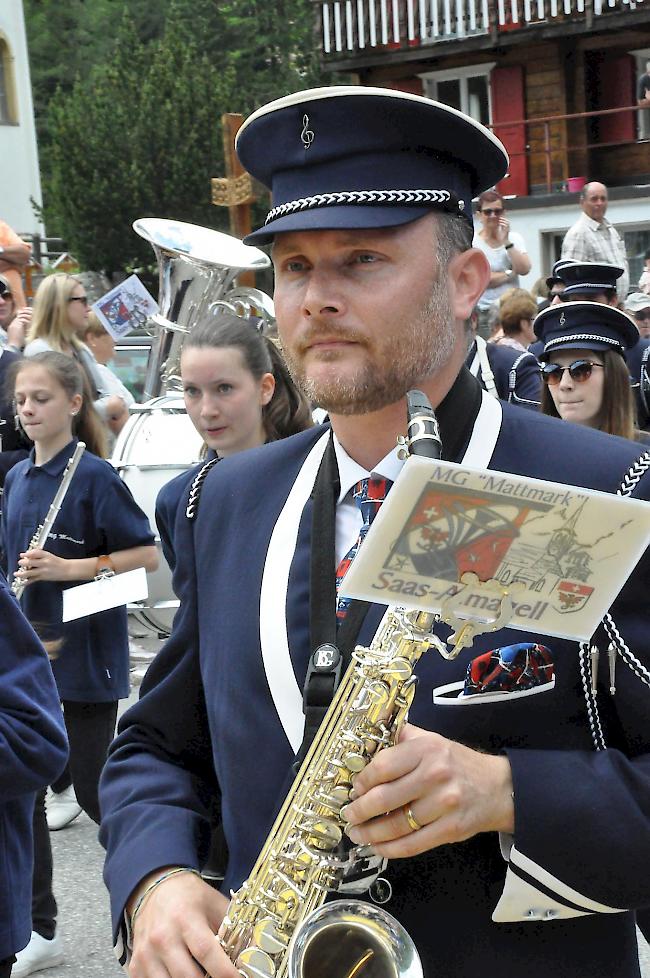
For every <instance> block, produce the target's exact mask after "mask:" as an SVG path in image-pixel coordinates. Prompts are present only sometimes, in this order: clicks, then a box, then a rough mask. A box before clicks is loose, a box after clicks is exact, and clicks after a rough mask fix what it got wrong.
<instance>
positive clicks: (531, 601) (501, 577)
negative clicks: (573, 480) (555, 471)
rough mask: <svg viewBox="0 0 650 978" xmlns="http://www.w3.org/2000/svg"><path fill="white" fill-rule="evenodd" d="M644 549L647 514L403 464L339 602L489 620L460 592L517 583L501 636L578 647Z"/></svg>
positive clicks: (437, 464) (610, 498)
mask: <svg viewBox="0 0 650 978" xmlns="http://www.w3.org/2000/svg"><path fill="white" fill-rule="evenodd" d="M649 542H650V504H649V503H648V502H646V501H644V500H638V499H627V498H624V497H621V496H614V495H609V494H607V493H601V492H595V491H593V490H590V489H577V488H574V487H572V486H564V485H559V484H557V483H552V482H542V481H540V480H537V479H528V478H524V477H521V476H515V475H507V474H505V473H502V472H490V471H486V470H478V469H472V468H469V467H467V466H463V465H458V464H456V463H454V462H442V461H435V460H431V459H424V458H418V457H416V456H411V458H409V459H408V460H407V462H406V464H405V465H404V468H403V469H402V472H401V474H400V476H399V479H398V480H397V481H396V483H395V485H394V486H393V488H392V489H391V491H390V494H389V495H388V497H387V499H386V501H385V503H383V505H382V507H381V509H380V510H379V513H378V514H377V518H376V519H375V521H374V522H373V525H372V527H371V528H370V530H369V532H368V535H367V537H366V539H365V540H364V542H363V545H362V546H361V547H360V549H359V553H358V555H357V556H356V558H355V560H354V561H353V563H352V565H351V566H350V570H349V571H348V573H347V574H346V576H345V578H344V580H343V583H342V585H341V594H345V595H348V596H350V597H354V598H363V599H365V600H367V601H375V602H379V603H384V604H391V605H401V606H403V607H406V608H417V609H421V610H424V611H431V612H439V611H440V610H441V608H442V606H443V603H444V602H445V601H448V600H449V598H451V597H452V596H454V595H459V592H460V590H461V589H462V588H465V591H466V597H465V598H463V597H456V599H455V601H454V610H455V612H456V613H457V614H458V615H459V616H462V617H468V618H469V617H473V618H478V619H481V618H482V620H489V619H491V618H493V617H494V614H495V612H496V611H497V610H498V599H497V598H496V597H495V596H494V594H493V595H489V594H488V593H486V591H485V590H483V591H481V589H480V587H479V588H474V587H472V586H471V585H464V584H459V583H458V582H459V581H460V578H461V575H462V574H464V573H466V572H472V573H474V574H476V575H477V576H478V579H479V581H486V580H489V579H491V578H496V579H497V580H498V581H499V582H500V583H501V584H503V585H511V584H513V583H515V582H522V583H523V585H524V588H523V590H522V591H520V592H518V593H517V594H516V597H515V596H514V595H513V599H512V604H513V610H512V614H511V616H510V627H512V628H519V629H522V630H526V631H535V632H541V633H543V634H546V635H557V636H559V637H564V638H569V639H576V640H580V641H587V640H588V639H589V638H590V637H591V636H592V635H593V633H594V631H595V630H596V628H597V626H598V624H599V622H600V620H601V619H602V617H603V615H604V614H605V612H606V611H608V609H609V607H610V606H611V604H612V602H613V600H614V598H615V597H616V595H617V594H618V592H619V591H620V590H621V588H622V587H623V584H624V583H625V581H626V580H627V578H628V577H629V575H630V573H631V571H632V569H633V568H634V566H635V565H636V563H637V562H638V560H639V558H640V557H641V555H642V554H643V552H644V550H645V549H646V547H647V546H648V543H649Z"/></svg>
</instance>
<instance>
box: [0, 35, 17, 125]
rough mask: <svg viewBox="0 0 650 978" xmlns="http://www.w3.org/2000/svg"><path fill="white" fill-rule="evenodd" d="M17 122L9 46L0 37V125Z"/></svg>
mask: <svg viewBox="0 0 650 978" xmlns="http://www.w3.org/2000/svg"><path fill="white" fill-rule="evenodd" d="M15 122H17V118H16V112H15V89H14V77H13V58H12V57H11V52H10V50H9V45H8V44H7V42H6V41H5V40H4V38H2V37H0V125H2V126H9V125H12V123H15Z"/></svg>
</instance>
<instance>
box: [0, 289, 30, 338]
mask: <svg viewBox="0 0 650 978" xmlns="http://www.w3.org/2000/svg"><path fill="white" fill-rule="evenodd" d="M31 319H32V310H31V309H30V308H29V306H23V308H22V309H18V308H17V305H16V301H15V299H14V295H13V292H12V291H11V284H10V282H9V279H8V278H7V276H6V275H0V347H1V348H2V349H8V350H10V351H11V352H12V353H20V352H21V350H22V348H23V347H24V345H25V332H26V330H27V329H28V328H29V324H30V322H31Z"/></svg>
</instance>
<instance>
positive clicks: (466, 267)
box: [100, 87, 650, 978]
mask: <svg viewBox="0 0 650 978" xmlns="http://www.w3.org/2000/svg"><path fill="white" fill-rule="evenodd" d="M237 146H238V152H239V155H240V159H241V161H242V163H243V164H244V166H245V167H246V168H248V169H250V170H251V172H252V173H253V174H254V175H255V176H256V177H258V178H259V179H261V180H262V181H263V182H265V183H266V184H267V185H269V186H272V190H273V198H274V208H273V209H272V211H271V212H270V214H269V215H268V217H267V222H266V224H265V227H264V228H263V229H261V231H260V232H258V233H255V234H254V235H253V236H252V238H251V239H250V240H253V241H255V242H259V241H260V240H261V241H263V240H268V239H270V238H273V239H274V240H273V259H274V264H275V272H276V289H275V301H276V311H277V314H278V324H279V330H280V335H281V339H282V344H283V351H284V353H285V357H286V358H287V362H288V363H289V366H290V368H291V371H292V374H293V376H294V378H296V379H297V380H298V381H299V383H300V385H301V386H302V387H303V389H304V390H306V392H307V393H308V395H309V396H310V397H311V398H312V399H313V400H314V401H316V402H317V403H319V404H322V405H323V406H324V407H325V408H326V409H327V410H328V412H329V415H330V419H331V429H328V428H325V429H323V428H320V429H317V428H316V429H312V430H311V431H308V432H304V433H302V434H299V435H296V436H295V437H294V438H290V439H285V440H284V441H281V442H278V443H275V444H272V445H266V446H262V447H261V448H258V449H254V450H252V451H250V452H246V453H242V454H240V455H237V456H235V457H233V458H230V459H226V460H224V462H223V463H222V464H221V465H218V466H216V468H214V469H213V470H212V471H211V472H210V474H209V476H208V478H207V479H206V481H205V484H204V488H203V492H202V495H201V498H200V503H199V507H198V515H197V518H196V521H195V522H194V523H188V522H187V521H183V520H182V518H181V516H180V514H179V519H178V522H177V524H176V534H177V538H176V543H177V553H178V554H179V564H178V571H177V581H180V582H181V583H182V595H181V608H180V612H179V614H178V616H177V619H176V622H175V628H174V633H173V635H172V637H171V638H170V640H169V642H168V644H167V646H166V647H165V648H164V649H163V651H162V652H161V653H160V654H159V656H158V657H157V659H156V661H155V662H154V663H153V665H152V667H151V669H150V670H149V673H148V675H147V677H146V678H145V682H144V683H143V685H142V693H141V699H140V702H139V703H138V704H136V705H135V706H134V707H133V708H132V709H131V711H129V713H128V714H126V715H125V717H124V718H123V720H122V722H121V725H120V733H119V734H118V737H117V738H116V740H115V742H114V744H113V745H112V748H111V754H110V757H109V760H108V762H107V765H106V768H105V769H104V774H103V777H102V785H101V799H102V814H103V818H102V827H101V830H100V832H101V839H102V841H103V843H104V845H105V846H106V848H107V862H106V870H105V878H106V881H107V884H108V887H109V890H110V893H111V903H112V909H113V919H114V927H115V935H116V942H117V950H118V953H119V954H120V957H121V958H122V959H123V960H126V959H127V958H128V957H129V955H130V965H129V969H130V974H131V976H132V978H158V976H161V975H169V976H171V978H199V976H200V974H201V973H202V969H205V970H206V971H207V972H208V973H209V974H210V975H212V976H213V978H225V976H228V978H235V976H236V975H237V971H236V969H235V968H234V967H233V965H232V964H231V963H230V962H229V961H228V960H226V958H225V956H224V954H223V952H222V950H221V948H220V946H219V944H218V942H217V941H216V940H215V939H214V937H213V934H214V933H215V932H216V931H217V929H218V927H219V925H220V923H221V920H222V919H223V916H224V913H225V911H226V907H227V897H226V896H225V894H226V893H227V892H228V888H229V887H237V886H239V885H240V884H241V882H242V880H244V879H245V878H246V876H247V875H248V874H249V873H250V870H251V867H252V865H253V863H254V861H255V859H256V857H257V855H258V853H259V851H260V849H261V847H262V845H263V843H264V841H265V838H266V836H267V833H268V831H269V829H270V826H271V824H272V821H273V817H274V814H275V811H276V808H277V806H278V804H279V803H280V800H281V798H282V793H283V791H284V792H286V786H287V783H288V774H289V769H290V767H291V763H292V760H293V757H294V755H295V753H296V751H298V749H299V748H300V745H301V742H302V736H303V726H304V718H303V714H302V687H303V683H304V679H305V674H306V670H307V665H308V661H309V659H310V656H311V654H312V651H313V650H314V648H315V647H316V645H317V644H318V643H317V642H316V641H315V638H317V637H318V632H319V628H320V625H321V624H322V622H324V623H325V625H326V626H327V628H328V629H329V628H330V626H331V624H332V619H333V617H334V615H335V602H334V581H333V579H334V575H335V568H336V566H337V563H338V561H339V559H340V558H341V557H342V556H343V555H345V554H346V553H347V552H348V550H349V548H350V545H351V544H352V543H353V542H354V540H355V539H356V538H357V535H358V533H359V526H360V522H361V517H360V515H358V514H357V512H356V509H357V508H356V506H355V503H354V501H353V499H352V498H351V494H350V492H349V490H350V489H351V487H353V486H354V485H355V483H356V482H357V481H358V480H359V479H360V478H362V477H364V476H368V474H369V473H375V474H377V475H378V476H381V477H383V478H385V479H392V480H394V479H395V478H396V477H397V476H398V475H399V471H400V468H401V463H400V460H399V458H398V457H397V454H396V452H395V448H394V446H395V439H396V436H397V435H398V434H403V433H404V430H405V393H406V391H407V390H409V389H411V388H413V387H418V388H420V389H421V390H423V391H424V392H425V394H426V395H427V397H428V398H429V400H430V401H431V403H432V405H433V406H434V408H435V410H436V414H437V416H438V419H439V422H440V429H441V436H442V444H443V457H444V458H447V459H452V460H455V461H459V462H460V461H463V462H464V463H465V464H467V465H468V466H470V465H471V466H473V467H477V468H479V469H486V468H489V469H494V470H497V471H504V472H506V473H507V472H512V473H519V474H525V475H528V476H531V477H534V478H539V479H542V480H544V481H548V480H554V481H557V482H561V483H564V484H568V485H571V484H576V485H583V486H592V487H594V488H597V489H600V490H604V491H609V492H616V490H617V488H618V487H619V485H620V483H621V481H622V480H623V479H624V477H625V476H626V473H628V472H629V473H630V475H629V478H628V479H627V480H626V486H627V488H628V489H631V488H634V491H635V494H636V495H639V496H640V497H641V498H644V499H647V498H648V495H649V493H650V477H649V476H648V474H647V468H648V465H647V463H639V464H637V455H638V452H637V449H636V447H635V446H634V445H632V444H630V443H628V442H626V441H624V440H620V439H619V440H616V439H610V438H606V437H605V436H604V435H602V434H601V433H599V432H596V431H592V430H591V429H587V428H583V427H578V426H570V425H563V424H562V423H560V422H558V421H557V420H554V419H552V418H548V417H545V416H544V415H541V414H535V413H533V412H527V411H519V410H517V409H516V408H514V407H512V406H511V405H508V404H504V403H503V402H501V401H499V400H497V399H495V398H492V397H490V396H489V395H488V394H486V393H482V392H481V389H480V387H479V385H478V384H477V382H476V381H475V380H474V379H473V378H472V377H471V375H470V374H469V372H468V371H467V370H465V369H464V367H463V361H464V358H465V353H466V348H465V344H464V323H465V321H466V320H467V319H468V318H469V316H470V315H471V312H472V310H473V308H474V306H475V303H476V300H477V298H478V296H479V295H480V294H481V293H482V292H483V290H484V288H485V286H486V283H487V279H488V276H489V269H488V266H487V262H486V260H485V258H484V256H483V255H482V254H481V253H479V252H477V251H476V250H474V249H472V248H471V229H470V226H469V222H468V221H467V219H466V217H465V216H464V215H465V214H469V205H470V201H471V199H472V197H474V196H476V195H477V194H478V193H480V192H481V191H482V190H484V189H486V187H488V186H491V185H493V184H494V183H495V182H498V180H500V179H501V178H502V177H503V174H504V173H505V170H506V166H507V158H506V154H505V152H504V150H503V148H502V147H501V144H500V143H499V142H498V140H496V139H495V138H494V137H493V136H492V135H491V134H490V133H489V132H487V131H486V130H485V129H483V127H481V126H479V125H478V124H476V123H474V122H473V121H472V120H470V119H468V118H466V117H464V116H462V115H461V114H459V113H457V112H455V111H454V110H453V109H448V108H446V107H444V106H440V105H438V104H436V103H432V102H430V101H429V100H427V99H421V98H418V97H416V96H410V95H406V94H404V93H402V92H396V91H386V90H378V89H366V88H362V87H359V88H340V89H339V88H332V89H320V90H316V91H312V92H300V93H298V94H296V95H293V96H289V97H287V98H286V99H281V100H279V101H278V102H275V103H271V105H269V106H265V107H264V108H263V109H261V110H259V111H258V112H257V113H255V114H254V115H253V116H252V117H251V118H250V119H249V120H248V121H247V123H245V124H244V127H243V128H242V129H241V130H240V134H239V137H238V144H237ZM326 453H327V454H326ZM324 458H325V459H327V461H328V464H331V465H332V472H333V477H332V478H330V477H329V476H328V468H327V466H325V467H323V465H322V462H323V459H324ZM321 491H323V492H325V491H327V492H329V495H327V494H326V496H325V498H326V499H327V500H328V501H329V502H331V503H332V507H331V509H329V508H328V506H321V505H320V500H321V498H322V496H321ZM315 499H316V500H318V501H319V502H318V503H317V502H316V501H315ZM328 505H329V504H328ZM319 514H324V515H323V519H325V517H326V523H327V528H328V529H327V533H324V534H321V535H318V534H315V527H314V525H313V524H312V517H313V516H317V517H318V519H320V518H321V517H320V516H319ZM328 514H329V515H328ZM324 538H326V539H327V541H328V543H327V546H325V545H324V543H323V539H324ZM321 554H324V558H323V559H324V564H323V563H322V562H321V563H320V564H319V570H320V573H319V574H316V575H315V577H314V578H313V579H311V581H310V576H311V575H310V568H311V567H312V566H313V564H312V561H316V563H319V560H320V555H321ZM647 579H648V567H647V564H646V563H644V564H643V565H641V566H640V567H639V569H638V570H637V571H636V573H635V574H634V575H633V576H632V577H631V579H630V581H629V583H628V584H627V585H626V586H625V588H624V589H623V591H622V593H621V596H620V599H619V600H617V602H616V603H615V605H614V606H613V608H612V617H613V621H614V622H615V625H616V627H617V629H618V630H619V632H620V635H621V636H622V638H624V640H625V648H623V647H622V645H620V643H619V647H620V652H619V666H618V673H617V679H616V695H615V696H611V695H609V693H608V691H607V687H608V685H609V683H608V677H607V676H606V674H605V672H604V665H603V669H602V670H601V672H600V673H598V675H594V677H593V679H594V682H596V683H597V686H598V690H599V692H598V694H597V695H598V699H597V702H596V701H595V696H594V694H593V692H592V687H591V682H590V681H589V672H588V670H587V662H586V659H585V656H587V657H588V654H589V649H583V648H581V647H579V646H578V645H577V644H576V643H572V642H568V641H566V640H563V639H560V638H556V637H553V638H548V639H545V640H544V641H543V644H544V645H545V646H546V647H547V653H548V656H549V658H550V661H551V662H552V663H553V665H554V673H553V675H552V680H553V681H550V679H549V681H548V682H545V683H544V684H542V685H539V686H538V687H535V686H533V685H530V687H529V688H525V689H522V690H521V691H519V692H518V691H517V690H516V689H514V690H513V689H509V688H508V684H507V681H506V675H505V672H504V676H503V678H502V686H501V688H500V689H497V690H496V691H495V695H492V696H490V697H483V696H481V695H476V696H469V697H466V698H463V700H462V701H461V700H459V699H458V696H457V692H458V691H459V690H462V688H463V681H464V679H465V676H466V674H467V670H468V666H470V665H471V663H472V662H473V660H474V659H476V657H477V656H481V655H485V654H489V653H490V652H491V651H492V650H494V654H495V655H496V654H497V652H498V650H499V649H502V650H503V649H506V648H507V647H509V646H510V645H512V644H513V643H514V642H520V643H522V642H523V643H528V647H530V646H536V645H538V644H539V643H540V642H541V641H542V640H541V638H540V636H539V635H538V634H536V632H535V623H534V614H535V613H534V610H533V609H531V608H527V609H525V612H524V611H523V610H522V614H524V613H525V614H528V615H529V616H530V631H528V632H527V631H523V632H522V631H517V632H515V631H513V630H511V629H502V630H500V631H498V632H496V633H493V634H492V635H490V636H480V637H479V638H478V639H477V640H476V641H475V643H474V646H473V647H472V648H471V649H469V650H465V651H463V652H462V653H461V654H460V656H459V657H458V658H457V659H456V660H455V661H452V662H448V661H446V660H443V659H442V658H440V657H439V656H437V654H436V653H435V652H433V653H430V654H429V655H427V656H424V657H423V658H422V660H421V661H420V663H419V664H418V670H417V671H418V674H419V676H420V682H419V685H418V689H417V692H416V695H415V700H414V703H413V708H412V711H411V724H412V725H410V726H408V727H407V728H406V729H405V734H404V736H403V738H402V740H401V741H400V743H399V744H398V745H397V746H395V747H391V748H389V749H387V750H384V751H382V752H381V754H380V755H379V756H378V757H377V758H375V759H374V760H373V761H371V762H370V764H369V765H368V766H367V767H366V768H365V769H364V770H363V771H362V772H361V773H360V774H358V775H357V776H356V778H355V784H354V789H355V795H356V797H355V799H354V801H353V802H352V803H351V804H350V805H349V806H348V807H347V810H346V816H347V819H348V822H349V835H350V837H351V838H353V839H354V841H357V842H359V841H361V842H364V843H369V844H371V845H372V846H373V848H374V849H375V851H376V852H378V853H379V855H382V856H386V857H388V858H389V859H390V860H391V861H390V862H389V866H388V879H389V881H390V882H391V886H392V897H391V898H390V900H389V902H388V903H387V905H386V908H387V909H388V910H389V911H390V912H391V913H393V914H394V915H395V916H397V917H398V918H399V919H400V920H401V921H402V922H403V923H404V925H405V926H406V928H407V929H408V930H409V931H410V933H411V936H412V937H413V938H414V940H415V943H416V945H417V947H418V950H419V952H420V955H421V957H422V959H423V961H424V971H425V974H426V975H427V976H436V978H449V976H452V975H453V976H466V978H470V976H474V975H476V974H481V973H488V972H490V970H491V969H492V970H493V969H494V968H495V962H497V963H498V964H497V965H496V966H497V967H498V969H499V974H500V975H503V976H506V978H515V976H517V978H519V976H520V975H521V974H522V973H523V972H525V973H526V974H527V975H529V976H530V978H547V976H548V974H554V975H556V976H558V978H578V976H582V975H585V974H589V975H592V976H599V978H604V976H606V975H607V976H610V975H612V974H616V975H617V976H620V978H633V976H638V974H639V970H638V955H637V948H636V940H635V931H634V909H635V908H637V907H640V906H643V905H644V904H646V903H648V901H650V883H649V881H648V875H647V871H646V867H647V865H648V859H649V858H650V824H649V819H648V810H649V802H648V798H649V788H648V785H649V781H650V760H649V758H650V753H649V747H650V744H649V742H648V741H649V738H648V725H647V704H648V688H647V683H646V680H647V677H648V675H649V673H648V664H649V662H648V649H647V643H648V628H647V613H646V611H645V608H646V607H647V605H646V604H645V603H644V602H645V589H646V588H647ZM399 588H400V582H399V580H398V579H393V581H392V583H387V586H386V593H385V594H383V595H382V597H383V598H384V599H385V600H386V601H389V602H390V601H395V603H399ZM323 595H325V597H323ZM317 606H318V607H319V608H320V610H321V612H323V614H322V616H321V617H322V621H320V620H319V621H313V622H312V621H310V611H311V612H313V611H314V608H315V607H317ZM383 610H384V609H383V606H377V605H371V606H370V608H369V610H368V613H367V615H366V617H365V620H363V623H362V625H361V627H360V631H359V640H360V641H361V642H362V643H367V642H368V641H369V640H370V638H371V637H372V635H373V632H374V630H375V628H376V626H377V623H378V621H379V620H380V618H381V616H382V614H383ZM349 614H350V612H348V615H349ZM347 620H348V619H346V621H347ZM344 625H345V623H344ZM436 633H437V634H438V635H439V636H440V638H441V639H443V640H444V639H445V638H446V637H447V634H448V629H446V628H443V627H437V628H436ZM355 637H356V636H355ZM612 641H614V640H612ZM606 643H607V638H606V637H605V636H604V634H602V633H601V632H600V630H599V632H598V634H597V635H596V636H595V638H594V644H598V645H600V646H601V647H603V648H606ZM604 661H606V657H604V656H601V662H604ZM450 686H453V687H454V689H455V691H456V692H455V693H454V694H452V695H450V694H449V687H450ZM604 739H606V741H605V742H606V743H607V746H608V748H609V749H607V750H604V749H603V740H604ZM217 793H220V796H221V802H222V811H223V820H224V829H225V834H226V839H227V842H228V850H229V864H228V869H227V874H226V878H225V880H224V883H223V887H222V891H223V892H222V893H215V892H214V891H212V890H211V889H210V888H209V887H208V886H207V885H206V884H205V883H203V882H202V881H201V880H200V879H199V878H198V877H197V876H196V875H195V871H196V870H197V869H198V868H199V867H200V865H201V860H202V858H203V855H204V851H205V846H206V843H207V841H208V838H207V837H208V834H209V810H210V805H211V802H212V799H213V798H214V797H215V796H216V795H217ZM386 812H388V814H386ZM621 826H624V830H620V827H621ZM172 874H173V875H172ZM371 897H372V888H371ZM378 898H380V895H378ZM136 909H137V914H136V916H135V921H134V919H133V914H134V912H135V911H136Z"/></svg>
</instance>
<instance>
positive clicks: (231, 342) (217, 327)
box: [156, 314, 312, 570]
mask: <svg viewBox="0 0 650 978" xmlns="http://www.w3.org/2000/svg"><path fill="white" fill-rule="evenodd" d="M181 380H182V382H183V396H184V400H185V407H186V409H187V413H188V415H189V418H190V420H191V421H192V424H193V425H194V427H195V428H196V430H197V431H198V432H199V434H200V435H201V437H202V438H203V440H204V442H205V447H206V454H205V459H204V461H203V462H200V463H199V464H198V465H195V466H194V467H193V468H191V469H189V470H188V471H187V472H183V473H181V475H179V476H176V478H175V479H172V480H171V481H170V482H168V483H167V484H166V485H165V486H163V488H162V489H161V490H160V492H159V493H158V498H157V500H156V524H157V526H158V532H159V533H160V541H161V544H162V549H163V554H164V555H165V559H166V560H167V563H168V564H169V566H170V567H171V569H172V570H173V569H174V567H175V565H176V555H175V553H174V542H173V530H174V522H175V519H176V514H177V511H178V508H179V505H180V504H181V502H182V503H183V505H184V506H186V505H187V497H188V491H189V489H190V487H191V486H192V484H193V483H194V480H195V479H196V477H197V476H198V475H199V473H205V474H207V471H208V470H209V468H211V467H212V465H211V464H210V465H209V466H208V467H207V468H206V462H208V463H212V464H213V460H216V459H217V458H226V457H227V456H228V455H234V454H235V452H241V451H243V450H244V449H246V448H254V447H255V446H256V445H263V444H264V442H266V441H276V440H277V439H278V438H286V437H287V436H288V435H294V434H296V432H298V431H304V430H305V428H309V427H311V424H312V420H311V414H310V410H309V403H308V401H307V400H306V399H305V397H304V396H303V395H302V394H301V393H300V391H299V390H298V389H297V387H296V386H295V384H294V383H293V381H292V380H291V377H290V375H289V372H288V370H287V368H286V366H285V363H284V360H283V359H282V356H281V354H280V352H279V350H278V349H277V347H276V346H275V344H274V343H273V342H272V341H271V340H269V339H267V338H266V337H265V336H262V335H261V333H259V332H258V331H257V330H256V329H255V328H254V327H253V326H252V325H251V323H250V322H246V320H242V319H241V318H239V317H237V316H231V315H230V314H223V315H219V316H218V317H214V316H211V317H210V318H208V319H206V320H204V321H203V322H202V323H199V324H198V325H197V326H196V327H195V328H194V329H193V330H192V331H191V332H190V334H189V336H187V337H186V339H185V341H184V344H183V349H182V352H181ZM199 484H200V483H199Z"/></svg>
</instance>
